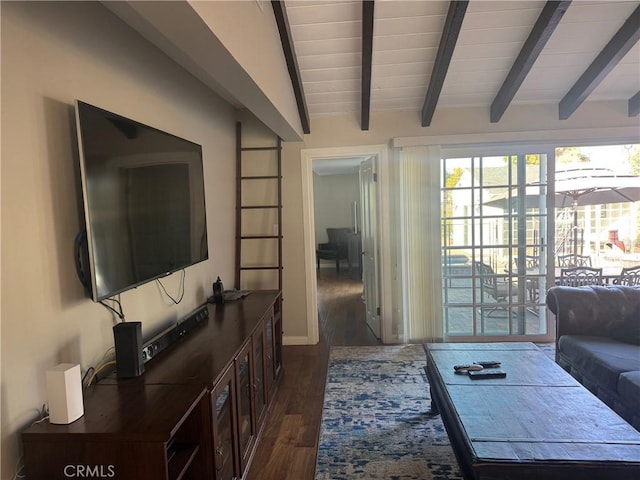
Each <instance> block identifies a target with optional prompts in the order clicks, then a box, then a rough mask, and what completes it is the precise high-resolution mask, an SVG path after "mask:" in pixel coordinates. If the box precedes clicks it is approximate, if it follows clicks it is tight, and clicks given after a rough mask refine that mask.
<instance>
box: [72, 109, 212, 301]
mask: <svg viewBox="0 0 640 480" xmlns="http://www.w3.org/2000/svg"><path fill="white" fill-rule="evenodd" d="M81 107H88V108H90V109H93V110H95V111H98V112H100V113H101V114H102V115H105V116H109V117H112V118H114V119H117V120H124V121H126V122H130V123H133V124H135V125H136V126H139V127H142V128H145V129H148V130H153V131H155V132H157V133H160V134H162V135H166V136H168V137H172V138H175V139H178V140H181V141H183V142H186V143H189V144H191V145H194V146H196V147H197V148H198V150H199V153H200V155H199V156H200V164H201V165H202V179H203V185H202V201H203V207H204V208H203V210H204V232H205V233H206V237H207V249H206V253H205V255H204V258H202V259H200V260H197V261H194V262H189V263H187V264H185V265H181V266H179V267H176V268H174V269H171V270H168V271H166V272H162V273H159V274H158V275H154V276H152V277H149V278H147V279H146V280H143V281H141V282H137V283H132V284H130V285H128V286H126V287H124V288H121V289H116V290H113V291H110V292H109V293H108V294H105V295H100V296H98V295H97V293H96V292H97V288H96V271H95V263H94V252H93V242H92V241H91V239H92V236H91V235H92V234H91V218H90V216H91V214H90V211H89V202H88V195H87V178H86V165H85V154H84V143H83V135H82V122H81V121H80V108H81ZM74 109H75V122H76V134H77V144H78V162H79V164H80V188H81V190H82V208H83V220H84V230H83V232H82V234H83V235H84V242H85V244H86V245H85V248H86V252H85V254H86V258H87V260H88V265H87V266H88V268H89V277H90V278H88V279H86V278H85V279H84V281H82V279H81V282H82V283H83V285H84V286H85V288H86V289H87V290H88V293H89V295H90V297H91V299H92V300H93V301H94V302H101V301H103V300H106V299H109V298H111V297H113V296H115V295H118V294H120V293H124V292H127V291H129V290H133V289H136V288H138V287H139V286H141V285H145V284H147V283H149V282H153V281H154V280H157V279H159V278H164V277H167V276H169V275H171V274H173V273H175V272H179V271H181V270H184V269H186V268H188V267H191V266H193V265H197V264H199V263H202V262H205V261H207V260H209V245H208V242H209V232H208V228H207V204H206V191H205V190H206V189H205V182H204V160H203V156H202V145H201V144H199V143H196V142H193V141H191V140H188V139H186V138H184V137H180V136H178V135H174V134H173V133H170V132H167V131H165V130H161V129H159V128H156V127H154V126H151V125H149V124H146V123H142V122H139V121H137V120H134V119H132V118H129V117H125V116H123V115H119V114H117V113H114V112H112V111H110V110H106V109H104V108H101V107H98V106H96V105H93V104H90V103H87V102H84V101H82V100H75V102H74ZM85 273H86V272H85ZM87 280H88V281H87Z"/></svg>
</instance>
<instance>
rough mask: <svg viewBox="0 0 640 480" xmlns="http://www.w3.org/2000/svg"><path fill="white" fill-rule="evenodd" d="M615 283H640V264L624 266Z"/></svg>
mask: <svg viewBox="0 0 640 480" xmlns="http://www.w3.org/2000/svg"><path fill="white" fill-rule="evenodd" d="M613 283H615V284H616V285H640V265H636V266H635V267H626V268H623V269H622V271H621V272H620V276H619V277H618V278H616V279H615V280H614V281H613Z"/></svg>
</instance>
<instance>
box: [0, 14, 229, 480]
mask: <svg viewBox="0 0 640 480" xmlns="http://www.w3.org/2000/svg"><path fill="white" fill-rule="evenodd" d="M1 21H2V25H1V32H2V46H1V48H2V50H1V54H2V56H1V60H2V64H1V67H2V91H1V94H2V97H1V98H2V110H1V115H2V117H1V120H2V130H1V133H2V150H1V153H2V176H1V181H2V184H1V195H2V197H1V221H2V244H1V245H2V255H1V262H2V263H1V266H2V272H1V278H2V284H1V286H2V290H1V297H2V305H1V306H2V311H1V315H2V316H1V322H2V342H1V348H2V378H1V382H2V397H1V400H2V405H1V408H2V424H1V426H2V460H3V461H2V467H1V472H0V476H1V477H2V478H3V479H4V478H7V479H8V478H11V477H12V475H13V469H14V466H15V464H16V461H17V458H18V454H19V453H18V452H19V435H18V434H19V432H20V431H21V430H22V429H23V428H24V427H25V426H27V425H29V424H30V423H31V422H32V421H33V420H34V419H35V418H36V417H37V413H36V410H37V409H39V408H40V407H41V406H42V404H43V403H44V402H45V401H46V398H45V397H46V395H45V382H44V377H45V370H46V369H47V368H49V367H52V366H54V365H56V364H57V363H60V362H63V361H64V362H75V363H80V364H81V365H82V367H83V369H86V368H87V367H88V366H90V365H92V364H94V363H95V362H97V361H99V360H100V358H101V357H102V354H103V352H104V351H105V350H106V349H107V348H108V347H110V346H112V345H113V334H112V330H111V328H112V326H113V324H114V319H113V317H112V315H111V314H110V313H109V312H107V310H106V309H104V308H103V307H102V306H100V305H98V304H96V303H93V302H92V301H91V300H89V299H87V297H86V295H85V293H84V291H83V289H82V287H81V285H80V282H79V281H78V279H77V278H76V274H75V271H74V261H73V239H74V237H75V235H76V233H77V232H78V230H79V215H78V205H79V204H78V196H77V193H76V192H77V190H76V186H77V185H76V172H75V171H74V170H75V168H74V165H75V164H76V162H77V152H76V147H75V145H74V144H75V130H74V127H73V125H72V122H73V107H72V105H73V101H74V99H82V100H84V101H86V102H89V103H92V104H96V105H98V106H102V107H104V108H107V109H108V110H111V111H114V112H117V113H119V114H122V115H124V116H127V117H130V118H134V119H136V120H138V121H141V122H143V123H147V124H151V125H153V126H155V127H157V128H160V129H162V130H166V131H169V132H171V133H173V134H176V135H178V136H181V137H185V138H187V139H189V140H192V141H195V142H197V143H200V144H202V146H203V156H204V173H205V182H206V186H205V189H206V192H205V193H206V201H207V216H208V218H207V220H208V235H209V252H210V257H211V258H210V259H209V260H208V261H207V262H203V263H200V264H198V265H196V266H193V267H190V268H188V269H187V270H186V284H185V290H186V293H185V297H184V300H183V301H182V303H180V304H179V305H178V306H173V304H172V303H171V302H170V301H169V300H168V299H167V298H166V297H164V296H163V294H162V293H161V292H160V291H159V289H158V287H157V286H156V285H155V283H149V284H146V285H143V286H141V287H139V288H137V289H136V290H133V291H130V292H126V293H124V294H122V296H121V300H122V304H123V307H124V311H125V313H126V315H127V319H129V320H137V321H142V322H143V335H145V332H147V333H148V332H149V331H151V330H154V329H158V328H161V327H162V326H164V325H165V324H167V323H169V322H171V321H173V320H175V319H177V318H181V317H183V316H184V315H185V314H187V313H188V312H190V311H191V310H193V309H194V308H196V307H197V306H198V305H199V304H200V303H202V302H203V301H204V300H205V299H206V297H207V296H208V295H209V294H210V288H211V283H212V282H213V281H214V280H215V278H216V276H217V275H220V276H221V277H222V278H223V279H224V280H227V279H229V283H231V279H232V278H233V269H234V265H233V258H234V255H233V251H234V250H233V248H234V221H235V220H234V207H235V130H234V128H235V123H234V122H235V112H234V109H233V108H231V107H230V106H229V105H228V104H227V103H226V102H223V101H222V100H220V98H219V97H217V96H216V95H215V94H212V93H211V92H210V91H209V90H208V89H206V88H205V87H204V86H203V85H202V84H201V83H200V82H198V81H197V80H195V79H194V78H193V77H192V76H191V75H189V74H187V73H186V72H185V71H184V70H183V69H182V68H180V67H177V66H176V64H174V63H173V62H171V61H170V60H169V59H168V58H167V57H166V56H165V55H164V54H162V53H160V52H159V51H158V50H157V49H156V48H155V47H152V46H151V45H150V44H148V43H147V42H146V41H145V40H143V39H142V38H141V37H140V36H139V35H138V34H137V33H134V32H133V31H132V30H131V29H130V28H129V27H128V26H126V25H124V23H122V21H120V20H119V19H118V18H117V17H115V16H114V15H113V14H112V13H110V12H109V11H107V10H106V9H105V8H104V7H103V6H102V5H100V4H99V3H97V2H96V3H85V2H55V3H53V2H40V3H37V4H36V3H32V2H17V3H7V2H3V3H2V19H1ZM179 279H180V274H179V273H178V274H174V275H172V276H170V277H167V278H166V279H164V280H163V282H164V284H165V286H166V287H167V290H168V291H169V292H170V293H171V292H177V291H178V287H179Z"/></svg>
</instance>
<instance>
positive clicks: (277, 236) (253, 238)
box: [240, 235, 282, 240]
mask: <svg viewBox="0 0 640 480" xmlns="http://www.w3.org/2000/svg"><path fill="white" fill-rule="evenodd" d="M240 238H241V239H242V240H257V239H260V238H282V235H241V236H240Z"/></svg>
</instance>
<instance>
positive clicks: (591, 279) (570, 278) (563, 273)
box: [558, 267, 602, 287]
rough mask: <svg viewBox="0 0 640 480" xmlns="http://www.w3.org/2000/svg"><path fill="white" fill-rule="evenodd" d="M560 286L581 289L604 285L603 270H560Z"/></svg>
mask: <svg viewBox="0 0 640 480" xmlns="http://www.w3.org/2000/svg"><path fill="white" fill-rule="evenodd" d="M558 285H564V286H566V287H581V286H582V285H602V268H595V267H569V268H562V269H560V280H559V282H558Z"/></svg>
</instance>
